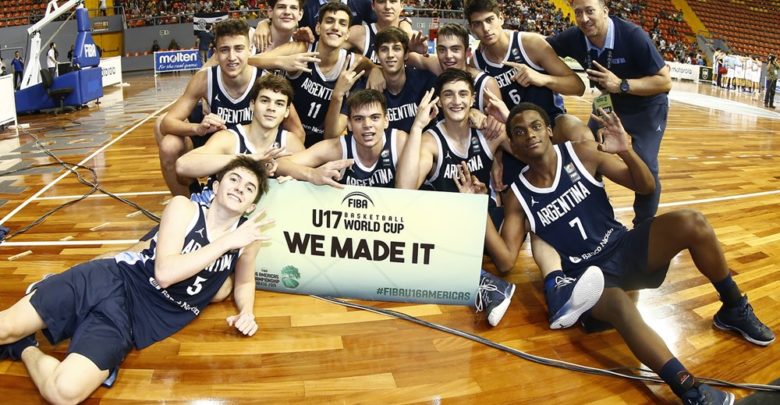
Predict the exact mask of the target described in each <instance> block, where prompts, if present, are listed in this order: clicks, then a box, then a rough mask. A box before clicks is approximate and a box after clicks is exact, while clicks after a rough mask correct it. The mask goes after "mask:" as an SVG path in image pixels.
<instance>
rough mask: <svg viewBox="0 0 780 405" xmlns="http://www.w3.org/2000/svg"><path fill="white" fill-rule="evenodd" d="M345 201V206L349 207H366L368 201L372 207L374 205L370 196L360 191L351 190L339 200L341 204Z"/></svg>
mask: <svg viewBox="0 0 780 405" xmlns="http://www.w3.org/2000/svg"><path fill="white" fill-rule="evenodd" d="M345 201H346V203H347V207H350V208H363V209H368V204H369V203H370V204H371V206H372V207H373V206H374V201H373V200H372V199H371V197H369V196H368V194H366V193H363V192H360V191H353V192H351V193H349V194H347V195H346V196H345V197H344V198H343V199H342V200H341V204H342V205H343V204H344V202H345Z"/></svg>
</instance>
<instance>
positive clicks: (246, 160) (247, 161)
mask: <svg viewBox="0 0 780 405" xmlns="http://www.w3.org/2000/svg"><path fill="white" fill-rule="evenodd" d="M237 168H244V169H247V170H249V171H250V172H251V173H252V174H254V175H255V177H257V196H256V197H255V204H256V203H257V202H258V201H260V197H262V196H263V194H265V193H266V192H268V181H267V180H268V171H266V170H265V165H263V163H262V162H260V161H257V160H254V159H252V158H251V157H249V155H238V156H236V157H235V158H234V159H233V160H231V161H230V162H229V163H228V164H227V165H226V166H225V167H223V168H222V170H220V171H219V172H218V173H217V174H216V175H215V176H214V177H216V179H217V180H218V181H220V182H221V181H222V178H223V177H224V176H225V174H227V173H228V172H229V171H231V170H234V169H237Z"/></svg>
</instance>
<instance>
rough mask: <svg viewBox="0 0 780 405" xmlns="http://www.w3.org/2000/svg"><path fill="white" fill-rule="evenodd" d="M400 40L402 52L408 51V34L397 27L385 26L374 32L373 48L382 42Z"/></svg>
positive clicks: (376, 47)
mask: <svg viewBox="0 0 780 405" xmlns="http://www.w3.org/2000/svg"><path fill="white" fill-rule="evenodd" d="M393 42H400V43H401V45H402V46H403V47H404V52H407V51H409V35H408V34H407V33H406V32H404V30H402V29H400V28H398V27H387V28H385V29H383V30H381V31H379V32H378V33H377V34H376V38H375V39H374V49H379V47H380V46H381V45H382V44H387V43H393Z"/></svg>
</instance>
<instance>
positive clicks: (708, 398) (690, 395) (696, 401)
mask: <svg viewBox="0 0 780 405" xmlns="http://www.w3.org/2000/svg"><path fill="white" fill-rule="evenodd" d="M682 400H683V404H685V405H732V404H733V403H734V394H732V393H730V392H725V391H721V390H717V389H715V388H712V387H710V386H709V385H707V384H698V385H696V386H695V387H693V388H691V389H690V390H688V392H686V393H685V394H684V395H683V397H682Z"/></svg>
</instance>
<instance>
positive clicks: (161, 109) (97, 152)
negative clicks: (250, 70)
mask: <svg viewBox="0 0 780 405" xmlns="http://www.w3.org/2000/svg"><path fill="white" fill-rule="evenodd" d="M175 102H176V100H173V101H171V102H170V103H168V104H167V105H165V106H163V107H160V108H158V109H157V111H155V112H153V113H152V114H151V115H149V116H148V117H146V118H144V119H142V120H141V121H140V122H138V123H137V124H135V125H133V126H132V127H130V129H128V130H126V131H125V132H123V133H122V134H121V135H119V136H118V137H116V139H113V140H111V142H109V143H107V144H105V145H103V146H101V147H100V148H99V149H98V150H96V151H95V152H93V153H92V154H91V155H89V156H87V157H86V158H84V160H82V161H81V162H79V163H78V164H79V165H83V164H84V163H86V162H88V161H90V160H91V159H92V158H94V157H95V156H97V155H98V154H99V153H102V152H103V151H104V150H106V149H107V148H108V147H109V146H111V145H113V144H115V143H117V142H118V141H119V140H120V139H122V138H124V137H125V135H127V134H129V133H130V132H132V131H133V130H135V129H136V128H138V127H140V126H141V125H143V124H144V123H146V121H149V119H150V118H152V117H155V116H157V114H159V113H161V112H162V111H163V110H165V109H166V108H168V107H170V106H171V105H172V104H173V103H175ZM71 173H72V172H71V171H70V170H68V169H65V173H62V174H61V175H60V177H57V178H56V179H54V181H52V182H51V183H49V184H47V185H45V186H43V188H42V189H40V190H39V191H38V192H37V193H35V194H33V195H32V196H31V197H30V198H28V199H27V200H25V201H24V202H23V203H21V204H20V205H19V206H18V207H16V208H14V210H13V211H11V212H9V213H8V215H6V216H5V217H4V218H3V219H0V225H2V224H4V223H5V221H8V220H9V219H11V217H13V216H14V215H16V213H17V212H19V211H21V210H22V209H23V208H24V207H26V206H27V205H28V204H30V203H31V202H32V201H33V200H34V199H36V198H38V196H39V195H41V194H43V193H45V192H46V190H48V189H50V188H52V187H53V186H54V185H55V184H57V183H58V182H59V181H60V180H62V179H64V178H65V176H67V175H69V174H71Z"/></svg>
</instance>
